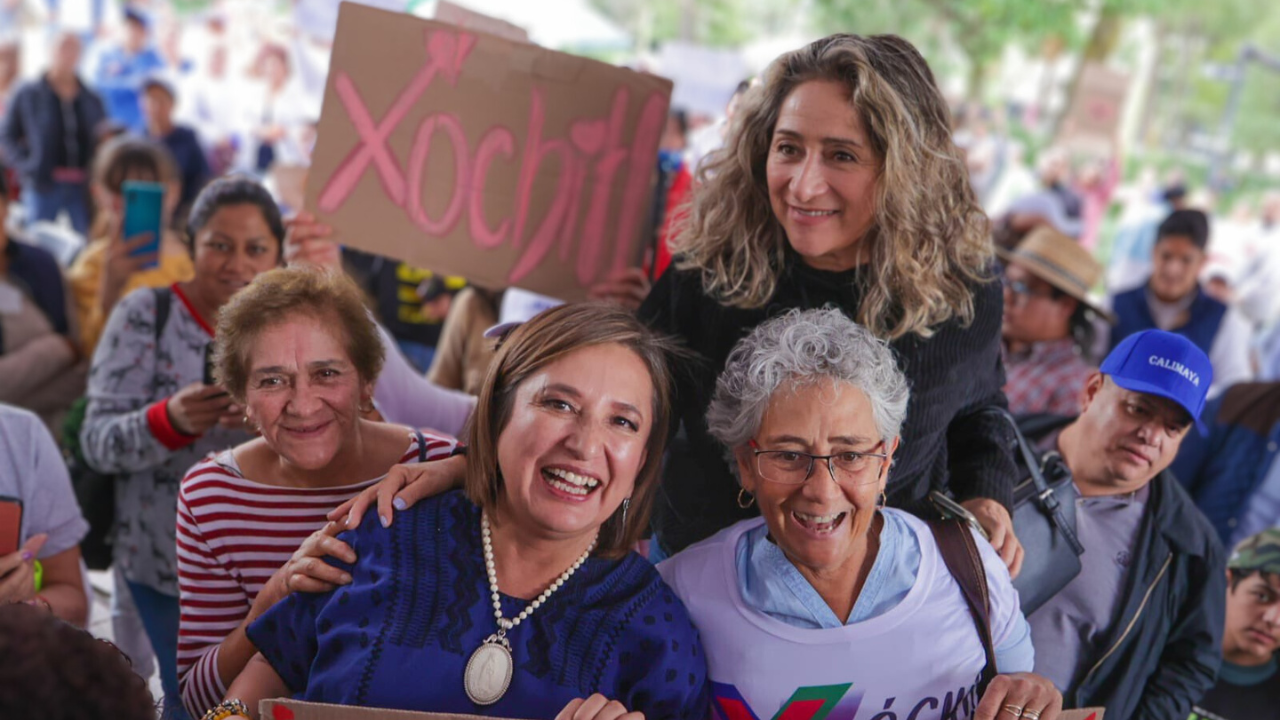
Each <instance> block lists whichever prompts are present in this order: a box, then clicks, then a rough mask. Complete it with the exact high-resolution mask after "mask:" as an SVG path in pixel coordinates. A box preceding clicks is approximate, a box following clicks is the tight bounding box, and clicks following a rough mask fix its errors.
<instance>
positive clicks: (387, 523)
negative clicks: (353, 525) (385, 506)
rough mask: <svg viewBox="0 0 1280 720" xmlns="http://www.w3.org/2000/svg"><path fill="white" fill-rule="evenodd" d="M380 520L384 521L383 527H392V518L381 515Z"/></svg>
mask: <svg viewBox="0 0 1280 720" xmlns="http://www.w3.org/2000/svg"><path fill="white" fill-rule="evenodd" d="M378 519H379V520H381V521H382V527H384V528H385V527H391V518H389V517H387V516H386V515H379V516H378Z"/></svg>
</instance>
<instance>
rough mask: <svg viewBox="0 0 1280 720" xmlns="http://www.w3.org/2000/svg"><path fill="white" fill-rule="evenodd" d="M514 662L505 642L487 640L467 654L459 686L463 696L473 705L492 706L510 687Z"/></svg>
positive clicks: (492, 639) (491, 638) (492, 638)
mask: <svg viewBox="0 0 1280 720" xmlns="http://www.w3.org/2000/svg"><path fill="white" fill-rule="evenodd" d="M514 665H515V663H514V662H513V661H512V659H511V650H510V649H508V648H507V646H506V643H504V642H502V641H501V640H495V639H494V637H490V638H489V639H488V640H485V641H484V644H483V645H481V646H480V647H478V648H476V651H475V652H474V653H471V659H470V660H468V661H467V669H466V672H465V673H464V674H463V686H464V688H465V689H466V691H467V697H469V698H471V702H473V703H475V704H477V705H492V704H494V703H496V702H498V700H500V699H502V696H503V695H504V694H506V692H507V688H508V687H510V686H511V672H512V669H513V667H514Z"/></svg>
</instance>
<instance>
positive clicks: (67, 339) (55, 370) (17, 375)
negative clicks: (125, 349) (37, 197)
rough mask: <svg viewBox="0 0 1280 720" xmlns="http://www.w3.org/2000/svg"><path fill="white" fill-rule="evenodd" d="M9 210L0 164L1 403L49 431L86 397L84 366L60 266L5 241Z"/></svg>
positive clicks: (33, 250)
mask: <svg viewBox="0 0 1280 720" xmlns="http://www.w3.org/2000/svg"><path fill="white" fill-rule="evenodd" d="M8 211H9V187H8V183H7V182H6V180H5V172H4V166H3V165H0V402H6V403H10V404H12V405H17V406H19V407H23V408H26V409H28V410H31V411H32V412H34V413H36V414H37V415H39V416H40V417H41V419H43V420H44V421H45V423H46V424H47V425H48V426H49V427H50V428H51V429H53V428H57V427H59V423H60V420H61V418H62V414H63V413H64V412H65V411H66V410H67V409H68V408H69V407H70V406H71V403H72V402H73V401H75V399H76V398H78V397H80V396H81V395H82V394H84V383H85V377H86V372H87V370H88V364H87V363H85V362H82V359H83V357H84V354H83V353H82V352H81V351H80V339H79V337H78V335H77V333H76V331H75V328H74V327H73V324H72V320H73V317H74V314H73V312H72V309H71V303H70V298H69V296H68V294H67V287H66V284H65V283H64V282H63V281H62V269H61V268H60V267H58V261H57V260H55V259H54V257H53V255H51V254H49V252H48V251H47V250H45V249H43V248H40V247H37V246H35V245H29V244H27V243H24V242H21V241H19V240H15V239H13V238H11V237H9V235H8V234H7V233H6V232H5V231H4V227H5V220H6V217H7V215H8ZM0 494H3V493H0Z"/></svg>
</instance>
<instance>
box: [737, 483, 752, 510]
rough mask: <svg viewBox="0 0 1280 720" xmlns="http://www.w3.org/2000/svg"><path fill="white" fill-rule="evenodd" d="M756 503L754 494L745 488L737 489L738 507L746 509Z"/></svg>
mask: <svg viewBox="0 0 1280 720" xmlns="http://www.w3.org/2000/svg"><path fill="white" fill-rule="evenodd" d="M755 504H756V496H755V495H752V494H751V493H749V492H747V489H746V488H739V489H738V507H740V508H742V509H743V510H746V509H747V508H749V507H751V506H752V505H755Z"/></svg>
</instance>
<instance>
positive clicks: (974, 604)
mask: <svg viewBox="0 0 1280 720" xmlns="http://www.w3.org/2000/svg"><path fill="white" fill-rule="evenodd" d="M929 529H931V530H933V537H934V540H936V541H937V543H938V551H939V552H941V553H942V560H943V561H944V562H945V563H946V564H947V569H948V570H950V571H951V577H953V578H955V580H956V583H957V584H958V585H959V586H960V594H961V595H963V596H964V600H965V603H966V604H967V605H968V606H969V614H970V615H972V616H973V624H974V625H976V626H977V627H978V638H979V639H980V640H981V641H982V650H983V652H985V653H986V654H987V666H986V667H985V668H983V670H982V681H981V682H980V683H979V684H978V697H982V694H983V693H985V692H986V691H987V685H988V684H989V683H990V682H991V680H992V679H993V678H994V677H995V676H996V673H998V672H999V669H998V668H997V667H996V648H995V643H994V642H993V641H992V639H991V595H990V591H989V589H988V587H987V573H986V571H985V570H984V569H983V566H982V556H981V555H979V554H978V546H977V543H976V542H975V541H974V539H973V533H971V532H969V528H968V527H967V526H966V525H964V524H963V523H961V522H960V521H959V520H933V521H930V522H929Z"/></svg>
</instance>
